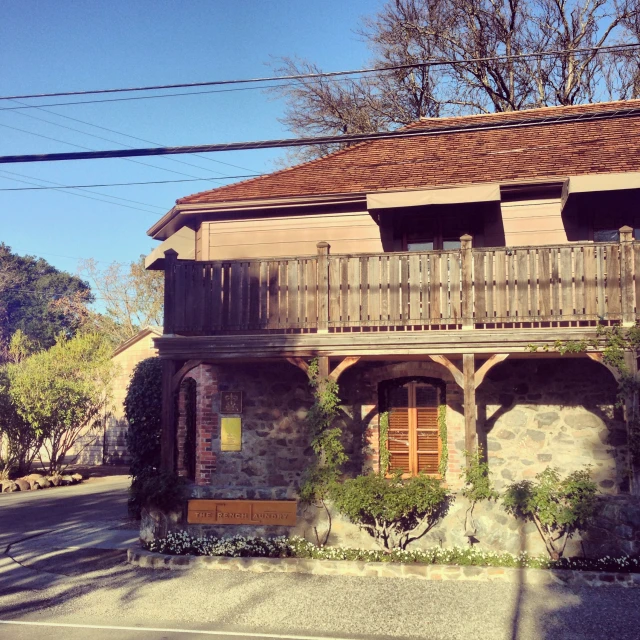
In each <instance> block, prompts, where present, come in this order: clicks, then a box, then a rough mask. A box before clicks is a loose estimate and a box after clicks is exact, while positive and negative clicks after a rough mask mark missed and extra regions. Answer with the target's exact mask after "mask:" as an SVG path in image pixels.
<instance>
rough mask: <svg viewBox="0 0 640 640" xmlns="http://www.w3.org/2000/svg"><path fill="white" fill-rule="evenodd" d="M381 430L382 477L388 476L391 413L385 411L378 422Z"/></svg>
mask: <svg viewBox="0 0 640 640" xmlns="http://www.w3.org/2000/svg"><path fill="white" fill-rule="evenodd" d="M378 424H379V425H380V426H379V429H380V475H381V476H385V475H387V471H389V462H390V460H391V453H389V412H388V411H384V412H383V413H381V414H380V418H379V420H378Z"/></svg>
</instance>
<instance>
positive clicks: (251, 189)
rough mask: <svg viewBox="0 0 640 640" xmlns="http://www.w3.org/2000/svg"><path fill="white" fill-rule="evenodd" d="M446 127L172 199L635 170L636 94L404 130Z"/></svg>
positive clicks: (639, 165) (638, 156)
mask: <svg viewBox="0 0 640 640" xmlns="http://www.w3.org/2000/svg"><path fill="white" fill-rule="evenodd" d="M619 110H623V111H625V115H626V117H616V118H608V119H598V115H599V114H609V115H612V114H613V113H614V112H616V111H619ZM636 110H637V113H636ZM575 117H579V118H584V119H577V120H576V119H575ZM554 118H556V119H557V118H561V119H562V118H568V119H567V120H565V121H563V120H561V119H560V120H556V121H554V120H553V119H554ZM590 118H591V119H590ZM547 120H548V122H546V121H547ZM518 125H519V126H518ZM502 126H504V128H500V127H502ZM451 127H461V128H462V130H459V129H458V130H457V131H455V132H454V131H440V132H438V134H437V135H425V136H415V137H411V138H396V139H379V140H372V141H367V142H362V143H359V144H357V145H354V146H352V147H350V148H348V149H344V150H342V151H337V152H335V153H332V154H330V155H327V156H324V157H322V158H319V159H317V160H312V161H311V162H307V163H304V164H300V165H297V166H294V167H290V168H288V169H284V170H283V171H277V172H275V173H271V174H269V175H266V176H261V177H259V178H253V179H251V180H247V181H245V182H238V183H235V184H231V185H228V186H225V187H220V188H218V189H213V190H211V191H203V192H201V193H196V194H194V195H191V196H187V197H185V198H181V199H180V200H178V201H177V203H178V204H205V203H222V202H230V201H237V200H252V199H270V198H286V197H301V196H318V195H331V194H357V193H367V192H374V191H385V190H398V189H424V188H429V187H439V186H455V185H465V184H472V183H482V182H501V183H505V182H514V181H518V182H521V181H536V180H541V179H547V178H548V179H558V178H563V177H565V176H570V175H581V174H587V173H612V172H624V171H639V170H640V100H627V101H623V102H608V103H601V104H589V105H581V106H575V107H573V106H572V107H546V108H541V109H531V110H529V111H518V112H511V113H496V114H488V115H474V116H460V117H451V118H437V119H424V120H421V121H419V122H416V123H414V124H412V125H410V126H409V127H408V128H407V129H408V130H424V131H434V130H438V129H443V128H451ZM482 127H487V128H482ZM464 128H467V129H469V130H464Z"/></svg>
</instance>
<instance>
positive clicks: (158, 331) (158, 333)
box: [111, 326, 162, 358]
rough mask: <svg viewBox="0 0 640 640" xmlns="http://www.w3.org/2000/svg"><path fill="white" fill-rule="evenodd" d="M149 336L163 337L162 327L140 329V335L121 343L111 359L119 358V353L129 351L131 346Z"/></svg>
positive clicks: (137, 334)
mask: <svg viewBox="0 0 640 640" xmlns="http://www.w3.org/2000/svg"><path fill="white" fill-rule="evenodd" d="M148 335H154V336H156V337H158V338H159V337H160V336H162V327H152V326H147V327H144V329H140V331H138V333H136V335H135V336H131V338H129V339H128V340H125V341H124V342H121V343H120V344H119V345H118V347H117V348H116V350H115V351H114V352H113V353H112V354H111V357H112V358H113V357H115V356H117V355H118V354H119V353H122V352H123V351H125V350H126V349H128V348H129V347H130V346H131V345H133V344H135V343H136V342H138V340H142V338H144V337H146V336H148Z"/></svg>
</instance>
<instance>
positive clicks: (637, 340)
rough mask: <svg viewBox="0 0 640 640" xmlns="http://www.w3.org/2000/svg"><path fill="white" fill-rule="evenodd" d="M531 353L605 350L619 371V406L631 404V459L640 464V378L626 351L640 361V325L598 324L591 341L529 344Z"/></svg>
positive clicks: (604, 355) (608, 362)
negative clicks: (607, 325) (631, 365)
mask: <svg viewBox="0 0 640 640" xmlns="http://www.w3.org/2000/svg"><path fill="white" fill-rule="evenodd" d="M527 349H528V350H529V351H531V352H534V353H535V352H537V351H544V352H548V351H556V352H558V353H560V354H561V355H565V354H567V353H585V352H586V351H588V350H589V349H592V350H593V351H598V352H600V353H602V362H603V364H605V365H608V366H609V367H611V368H613V369H614V370H615V371H616V372H617V379H618V394H617V395H618V402H617V406H618V407H623V406H626V407H627V416H626V420H627V428H628V439H629V452H630V454H631V461H632V463H633V464H635V465H639V464H640V409H639V407H638V396H639V393H640V380H639V379H638V376H637V375H636V373H635V372H634V371H631V370H630V369H629V367H628V365H627V363H626V362H625V353H631V354H632V355H633V357H634V358H635V359H636V360H637V358H638V356H640V327H638V326H634V327H629V328H623V327H620V326H617V325H615V326H612V327H605V326H604V325H598V327H597V330H596V337H595V338H592V339H591V340H565V341H563V340H556V341H555V342H554V343H553V344H552V345H543V346H541V347H538V346H536V345H528V347H527Z"/></svg>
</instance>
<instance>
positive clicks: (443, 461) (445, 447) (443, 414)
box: [438, 404, 449, 478]
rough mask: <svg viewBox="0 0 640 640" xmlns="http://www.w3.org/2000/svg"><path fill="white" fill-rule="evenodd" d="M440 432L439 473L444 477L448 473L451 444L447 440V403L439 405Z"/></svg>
mask: <svg viewBox="0 0 640 640" xmlns="http://www.w3.org/2000/svg"><path fill="white" fill-rule="evenodd" d="M438 434H439V435H440V442H441V447H442V448H441V453H440V464H439V465H438V473H439V474H440V476H441V477H442V478H444V477H445V476H446V475H447V466H448V464H449V444H448V441H447V405H446V404H441V405H440V406H439V407H438Z"/></svg>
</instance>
